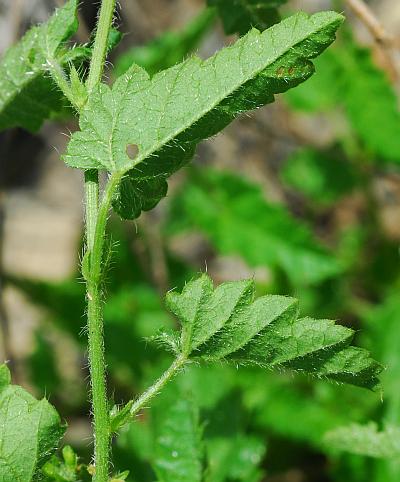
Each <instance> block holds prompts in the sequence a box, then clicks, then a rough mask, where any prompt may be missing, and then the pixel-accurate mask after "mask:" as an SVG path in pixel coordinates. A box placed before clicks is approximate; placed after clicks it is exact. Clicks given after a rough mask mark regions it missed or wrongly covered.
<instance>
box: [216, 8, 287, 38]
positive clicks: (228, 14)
mask: <svg viewBox="0 0 400 482" xmlns="http://www.w3.org/2000/svg"><path fill="white" fill-rule="evenodd" d="M286 2H287V0H208V5H210V6H212V7H214V6H215V7H216V8H217V9H218V14H219V15H220V17H221V19H222V23H223V25H224V30H225V32H226V33H227V34H228V35H230V34H233V33H239V34H240V35H244V34H245V33H246V32H248V31H249V30H250V29H251V28H252V27H256V28H258V29H259V30H265V29H266V28H268V27H270V26H271V25H273V24H274V23H277V22H279V19H280V16H279V12H278V7H280V6H281V5H283V4H285V3H286Z"/></svg>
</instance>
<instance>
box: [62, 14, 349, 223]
mask: <svg viewBox="0 0 400 482" xmlns="http://www.w3.org/2000/svg"><path fill="white" fill-rule="evenodd" d="M342 19H343V17H342V16H341V15H338V14H337V13H334V12H325V13H319V14H315V15H313V16H311V17H308V16H307V15H305V14H301V13H300V14H297V15H294V16H293V17H290V18H288V19H286V20H284V21H283V22H281V23H280V24H278V25H275V26H274V27H272V28H271V29H269V30H267V31H265V32H263V33H260V32H258V31H257V30H252V31H251V32H250V33H248V34H247V35H246V36H245V37H243V38H242V39H240V40H239V41H238V42H237V43H236V44H235V45H233V46H232V47H228V48H225V49H223V50H221V51H220V52H218V53H217V54H215V55H214V56H213V57H211V58H209V59H207V60H205V61H201V60H200V59H199V58H197V57H192V58H191V59H189V60H187V61H185V62H183V63H181V64H178V65H176V66H175V67H172V68H171V69H168V70H165V71H163V72H160V73H159V74H157V75H155V76H154V77H152V78H151V79H150V78H149V76H148V75H147V73H146V72H145V71H144V70H142V69H140V68H139V67H138V66H132V67H131V68H130V69H129V70H128V71H127V72H126V74H125V75H123V76H121V77H119V78H118V79H117V81H116V82H115V83H114V85H113V87H112V89H110V88H109V87H108V86H106V85H104V84H101V85H99V86H98V87H97V88H96V89H94V91H93V92H92V94H91V95H90V97H89V99H88V103H87V105H86V106H85V108H84V109H83V112H82V115H81V117H80V127H81V131H80V132H75V133H74V134H73V135H72V137H71V140H70V142H69V144H68V149H67V153H66V155H65V156H64V160H65V161H66V163H67V164H68V165H70V166H72V167H79V168H83V169H107V170H109V171H119V172H124V173H126V172H128V171H129V172H128V175H127V176H126V177H125V178H124V179H123V180H122V183H121V189H120V192H119V194H118V196H117V197H116V200H115V202H114V209H116V211H117V212H118V213H119V214H120V215H121V216H122V217H125V218H135V217H137V216H138V215H139V214H140V208H141V207H142V206H143V208H144V209H149V207H153V206H154V204H156V203H157V202H158V201H159V200H160V199H161V198H162V197H163V196H164V195H165V191H166V179H167V178H168V177H169V176H170V175H171V174H172V173H173V172H175V171H177V170H178V169H180V168H181V167H182V166H183V165H184V164H186V163H187V162H188V161H189V160H190V159H191V157H192V156H193V153H194V150H195V147H196V145H197V144H198V142H200V141H201V140H202V139H205V138H207V137H210V136H212V135H214V134H216V133H217V132H219V131H220V130H221V129H223V128H224V127H225V126H226V125H227V124H229V123H230V122H231V121H232V120H233V119H234V118H235V117H236V116H237V115H239V114H240V113H242V112H244V111H247V110H252V109H256V108H257V107H260V106H262V105H265V104H267V103H270V102H272V101H273V100H274V94H276V93H279V92H284V91H286V90H287V89H289V88H290V87H294V86H296V85H298V84H299V83H300V82H302V81H304V80H306V79H307V78H308V77H309V76H310V75H311V74H312V73H313V64H312V63H311V62H310V59H312V58H314V57H316V56H317V55H318V54H319V53H321V52H322V51H323V50H324V49H325V48H326V47H327V46H328V45H329V44H330V43H331V42H332V41H333V40H334V38H335V32H336V30H337V28H338V27H339V25H340V24H341V22H342ZM129 144H134V145H136V146H138V155H137V156H136V158H135V159H134V160H132V159H130V157H129V156H128V154H127V150H126V149H127V146H128V145H129ZM149 194H150V196H149ZM149 197H150V198H151V200H152V202H151V205H150V206H149V205H148V203H147V201H145V200H147V199H148V198H149Z"/></svg>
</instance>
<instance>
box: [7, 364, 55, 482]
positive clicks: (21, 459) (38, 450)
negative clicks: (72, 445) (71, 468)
mask: <svg viewBox="0 0 400 482" xmlns="http://www.w3.org/2000/svg"><path fill="white" fill-rule="evenodd" d="M0 374H1V375H0V380H1V384H0V480H2V481H4V482H6V481H15V482H31V481H32V480H33V479H34V477H35V475H36V474H37V471H38V470H39V469H40V467H41V466H42V464H43V463H44V462H45V461H46V459H47V458H48V457H49V456H50V455H51V452H52V451H53V450H54V449H55V448H56V446H57V444H58V442H59V440H60V439H61V437H62V435H63V433H64V426H63V425H62V424H61V420H60V417H59V415H58V413H57V412H56V410H55V409H54V408H53V407H52V406H51V405H50V404H49V402H48V401H47V400H45V399H43V400H40V401H39V400H36V399H35V398H34V397H32V395H30V394H29V393H28V392H26V391H25V390H24V389H23V388H21V387H19V386H16V385H10V376H9V373H8V369H7V368H6V367H5V365H3V366H2V367H1V368H0Z"/></svg>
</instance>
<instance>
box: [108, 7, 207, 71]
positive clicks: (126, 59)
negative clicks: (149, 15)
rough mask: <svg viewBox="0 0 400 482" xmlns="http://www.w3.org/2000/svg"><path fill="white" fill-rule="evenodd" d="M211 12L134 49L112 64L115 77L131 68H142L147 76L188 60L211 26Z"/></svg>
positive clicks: (203, 12) (202, 14) (202, 13)
mask: <svg viewBox="0 0 400 482" xmlns="http://www.w3.org/2000/svg"><path fill="white" fill-rule="evenodd" d="M214 18H215V14H214V12H213V10H212V9H206V10H204V11H202V12H201V13H200V14H199V15H198V16H197V17H195V18H194V19H193V20H191V21H190V22H189V23H188V25H186V26H185V27H183V28H182V30H180V31H177V32H164V33H162V34H161V35H160V36H159V37H157V38H155V39H154V40H152V41H151V42H149V43H147V44H146V45H143V46H140V47H133V48H132V49H130V50H128V51H127V52H124V53H123V54H122V55H121V56H119V57H118V59H117V60H116V62H115V68H114V74H115V76H116V77H119V76H120V75H122V74H124V73H125V72H126V71H127V70H128V69H129V68H130V67H131V66H132V64H137V65H139V66H140V67H143V68H144V69H145V70H146V72H147V73H148V74H149V75H154V74H156V73H157V72H160V71H161V70H164V69H168V68H169V67H172V66H173V65H175V64H177V63H178V62H182V60H183V59H184V58H185V57H187V55H188V54H190V53H191V52H193V50H194V49H195V48H196V47H197V46H198V44H199V43H200V41H201V40H202V38H203V37H204V35H205V33H206V32H207V31H208V30H209V28H210V27H211V25H212V24H213V20H214Z"/></svg>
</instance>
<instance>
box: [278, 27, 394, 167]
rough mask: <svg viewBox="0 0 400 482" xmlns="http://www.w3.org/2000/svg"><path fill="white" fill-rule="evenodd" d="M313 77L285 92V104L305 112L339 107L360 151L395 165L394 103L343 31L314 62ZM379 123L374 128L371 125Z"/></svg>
mask: <svg viewBox="0 0 400 482" xmlns="http://www.w3.org/2000/svg"><path fill="white" fill-rule="evenodd" d="M316 68H317V75H315V76H314V77H313V79H312V80H311V81H310V82H309V83H307V84H305V85H303V86H301V87H300V88H299V89H296V91H293V92H290V93H288V94H287V99H288V100H289V102H290V104H291V105H292V106H293V107H294V108H297V109H300V110H305V111H309V112H311V111H316V112H321V111H326V110H332V109H335V108H337V106H343V107H344V111H345V114H346V116H347V118H348V120H349V122H350V125H351V126H352V128H353V129H354V132H355V133H356V135H357V136H358V137H359V138H360V140H361V142H362V144H363V145H364V147H365V149H366V150H367V151H368V152H369V153H370V154H371V155H372V156H375V157H377V158H381V159H383V160H386V161H395V162H400V137H399V136H398V132H399V130H400V111H399V108H398V99H397V96H396V94H395V91H394V89H393V87H392V85H391V84H390V82H389V80H388V78H387V77H386V75H385V73H384V72H383V71H382V70H380V69H379V68H378V67H377V66H376V65H375V64H374V62H373V60H372V58H371V52H370V51H369V50H367V49H365V48H361V47H360V46H358V45H357V44H356V43H355V42H354V41H353V40H352V38H351V35H350V34H349V33H348V34H347V35H346V37H345V38H344V39H342V40H341V41H340V42H336V43H335V46H334V47H333V48H332V49H329V51H327V52H326V53H325V54H324V55H323V56H321V58H320V59H318V61H317V62H316ZM377 120H378V121H379V129H377V128H376V122H377Z"/></svg>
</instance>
